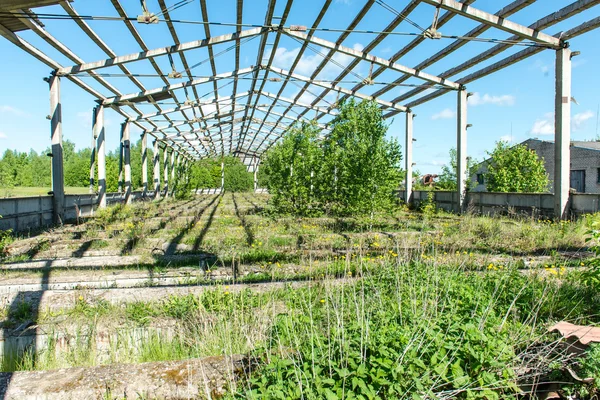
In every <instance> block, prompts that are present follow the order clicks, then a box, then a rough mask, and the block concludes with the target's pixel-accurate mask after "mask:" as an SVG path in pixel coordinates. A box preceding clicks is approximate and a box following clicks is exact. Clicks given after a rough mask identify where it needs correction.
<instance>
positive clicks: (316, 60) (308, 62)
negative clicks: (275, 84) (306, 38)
mask: <svg viewBox="0 0 600 400" xmlns="http://www.w3.org/2000/svg"><path fill="white" fill-rule="evenodd" d="M352 47H353V49H354V50H357V51H362V50H363V49H364V48H365V47H364V46H363V45H362V44H360V43H356V44H354V46H352ZM299 52H300V47H297V48H295V49H291V50H288V49H286V48H285V47H278V48H277V50H276V51H275V57H274V59H273V66H275V67H277V68H281V69H285V70H289V69H290V67H291V66H292V64H293V63H294V60H296V58H297V57H298V53H299ZM320 52H321V53H323V54H326V53H327V50H324V49H323V50H321V51H320ZM269 57H270V54H266V55H265V58H266V59H268V58H269ZM323 58H324V57H323V56H322V55H321V54H313V55H303V56H302V57H301V58H300V61H299V62H298V65H297V66H296V69H295V70H294V71H295V72H297V73H298V74H300V75H304V76H311V75H312V74H313V72H314V71H315V69H317V67H318V66H319V64H321V62H322V61H323ZM353 59H354V58H353V57H352V56H349V55H346V54H342V53H336V54H335V55H334V56H333V57H332V60H333V61H335V63H337V64H341V65H343V66H344V67H345V66H347V65H348V64H350V62H351V61H352V60H353ZM335 63H332V62H329V63H327V65H326V66H325V68H323V70H322V71H321V72H320V73H319V78H321V79H322V78H325V79H327V78H335V77H337V75H339V74H340V72H342V68H341V67H339V66H338V65H336V64H335Z"/></svg>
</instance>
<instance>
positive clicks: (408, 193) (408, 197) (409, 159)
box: [404, 111, 415, 204]
mask: <svg viewBox="0 0 600 400" xmlns="http://www.w3.org/2000/svg"><path fill="white" fill-rule="evenodd" d="M414 117H415V114H413V113H412V111H408V112H407V113H406V145H405V147H404V162H405V165H406V186H405V197H404V199H405V201H406V204H411V203H412V195H413V193H412V192H413V184H412V175H413V119H414Z"/></svg>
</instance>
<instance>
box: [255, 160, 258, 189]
mask: <svg viewBox="0 0 600 400" xmlns="http://www.w3.org/2000/svg"><path fill="white" fill-rule="evenodd" d="M257 189H258V158H256V157H254V192H256V190H257Z"/></svg>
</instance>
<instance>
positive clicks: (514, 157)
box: [484, 142, 548, 193]
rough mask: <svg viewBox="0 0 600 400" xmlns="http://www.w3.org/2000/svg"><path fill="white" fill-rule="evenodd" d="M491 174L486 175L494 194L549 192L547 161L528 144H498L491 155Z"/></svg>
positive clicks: (488, 185)
mask: <svg viewBox="0 0 600 400" xmlns="http://www.w3.org/2000/svg"><path fill="white" fill-rule="evenodd" d="M488 154H489V155H490V157H491V159H490V163H489V165H488V172H487V173H486V174H484V177H485V180H486V185H487V190H488V191H490V192H523V193H540V192H545V191H547V188H548V174H547V173H546V169H545V168H544V159H543V158H539V157H538V156H537V153H536V152H535V151H533V150H530V149H528V148H527V146H525V145H517V146H513V147H510V146H509V145H508V143H507V142H498V143H496V148H495V149H494V151H492V152H491V153H488Z"/></svg>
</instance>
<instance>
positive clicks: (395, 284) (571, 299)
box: [0, 195, 600, 399]
mask: <svg viewBox="0 0 600 400" xmlns="http://www.w3.org/2000/svg"><path fill="white" fill-rule="evenodd" d="M211 199H212V198H211V197H208V198H201V199H195V200H194V201H193V202H191V203H186V202H177V201H164V202H153V203H145V204H134V205H132V206H126V207H124V206H118V207H113V208H109V209H107V210H103V211H101V212H99V213H98V214H97V216H96V217H95V219H93V220H91V221H89V222H87V223H86V224H87V228H89V229H88V230H87V231H88V234H90V232H91V233H93V235H92V236H94V237H98V238H97V239H95V240H94V241H93V242H92V243H91V245H90V247H91V248H107V249H108V248H117V247H119V246H118V244H119V243H125V242H127V240H133V239H136V240H140V243H142V244H141V245H139V246H133V248H132V249H131V251H132V252H134V253H135V252H138V253H137V254H146V253H143V252H144V251H146V252H147V251H148V249H147V248H146V247H147V246H145V244H146V243H149V241H150V239H155V238H158V237H163V238H164V239H165V240H168V239H172V238H175V237H179V239H178V240H179V242H178V243H179V244H187V245H188V246H191V247H194V246H193V245H197V246H196V247H197V248H194V249H193V250H192V249H191V247H189V248H188V249H187V250H183V251H182V252H183V254H195V252H197V253H202V252H207V251H209V252H211V253H213V256H212V257H211V262H210V264H208V265H205V267H208V268H211V269H213V268H219V266H220V267H221V270H223V269H228V270H230V269H231V267H232V265H234V264H235V265H240V267H241V270H244V269H248V268H251V267H254V268H255V269H254V270H253V272H252V273H251V274H249V275H247V276H239V277H237V281H236V283H244V282H246V283H250V282H265V281H270V280H277V281H294V280H306V281H307V283H310V285H308V284H307V285H305V286H304V287H302V288H299V289H291V288H289V287H287V288H285V289H277V290H275V289H272V290H268V291H258V290H257V291H253V290H239V289H238V288H236V287H235V286H234V285H233V281H231V280H228V279H231V278H224V279H225V280H223V281H221V284H219V285H215V284H214V282H211V281H210V276H208V275H207V276H204V275H198V276H195V275H194V276H189V277H182V281H181V284H182V285H183V284H190V285H194V284H199V285H214V286H213V287H212V288H210V289H208V288H207V290H206V291H204V292H203V294H202V295H199V296H194V295H188V296H171V297H166V298H163V299H160V300H156V301H147V302H140V301H136V302H130V303H126V304H110V303H109V302H106V301H100V302H98V301H95V300H94V299H87V298H86V296H85V291H82V292H81V293H82V295H81V297H79V298H78V300H77V301H76V304H75V306H74V307H68V308H66V309H64V310H62V311H59V312H54V313H50V312H46V313H43V315H41V316H40V317H39V318H38V321H37V322H39V323H41V324H43V325H44V326H45V327H46V326H50V327H52V326H53V325H52V324H53V323H54V322H55V321H64V320H65V318H66V319H67V320H68V321H69V322H70V323H72V324H73V326H70V327H69V331H70V332H75V334H74V335H73V339H72V340H71V342H70V343H69V345H68V346H67V347H66V348H65V349H63V350H61V351H60V352H59V351H56V349H54V348H52V347H51V346H49V347H48V349H47V350H45V351H42V352H41V353H40V354H37V355H35V356H34V355H27V354H25V355H21V356H20V358H19V356H18V355H17V356H14V355H13V356H11V357H9V358H7V360H6V362H5V363H4V365H5V367H4V368H5V369H7V370H15V369H49V368H62V367H70V366H87V365H96V364H98V363H115V362H130V363H138V362H145V361H165V360H177V359H184V358H189V357H205V356H213V355H230V354H245V355H248V356H249V358H250V359H251V360H253V366H254V370H253V371H252V372H251V373H250V374H249V375H247V376H244V377H243V378H242V379H241V380H240V381H238V382H237V383H232V384H231V386H230V387H229V390H230V393H229V394H228V396H229V397H231V398H239V399H241V398H244V399H255V398H256V399H267V398H268V399H278V398H281V399H283V398H290V399H299V398H304V399H352V398H355V399H359V398H364V399H400V398H411V397H412V398H415V399H416V398H420V399H425V398H430V399H433V398H459V399H476V398H480V399H499V398H514V397H515V395H516V392H517V391H518V385H519V384H526V383H529V382H531V381H532V380H541V381H544V380H549V379H552V380H555V381H560V382H563V388H562V389H561V390H562V394H570V395H573V396H575V398H582V399H585V398H592V396H593V395H594V394H597V389H596V388H595V387H593V386H589V385H587V386H586V385H581V384H579V383H577V382H573V380H572V379H571V378H569V376H568V375H566V374H563V371H564V368H563V367H562V366H563V363H566V362H567V360H566V359H565V357H564V354H563V353H561V352H560V351H557V349H560V347H559V346H556V344H557V343H558V342H559V340H560V338H559V337H558V336H556V335H553V334H549V333H548V332H547V328H548V327H549V326H551V325H552V324H554V323H555V322H557V321H560V320H567V321H572V322H574V323H578V324H591V325H598V324H600V314H598V310H599V309H600V294H599V293H600V290H598V289H599V288H598V287H593V285H592V284H589V283H586V282H584V280H583V279H582V276H583V277H584V276H585V275H582V274H583V273H584V272H582V271H581V270H580V269H581V268H583V269H585V268H587V267H589V265H593V264H594V263H597V261H595V260H594V258H593V257H589V256H588V255H585V257H587V258H585V259H578V258H574V259H569V258H567V257H564V256H563V255H561V251H562V250H565V251H571V252H575V251H585V250H588V247H587V246H589V245H590V244H593V243H588V242H586V237H587V235H588V234H587V232H588V231H589V230H590V229H591V227H592V226H593V223H594V221H596V220H599V218H600V217H599V216H597V215H596V216H588V217H585V218H582V219H580V220H578V221H573V222H560V223H552V222H548V221H542V220H537V219H533V218H489V217H480V216H474V215H465V216H462V217H457V216H454V215H450V214H445V213H438V212H437V211H436V210H429V211H428V214H427V215H424V214H422V213H418V212H409V211H407V210H405V209H398V210H395V211H394V212H392V213H382V214H376V215H374V218H372V219H371V218H363V217H360V218H328V217H320V218H292V217H289V216H288V217H282V218H278V217H273V216H271V215H269V214H268V213H267V214H264V215H261V214H252V215H250V214H248V212H249V210H251V209H252V207H251V206H250V203H249V202H248V201H246V200H245V199H244V198H243V197H237V198H236V202H237V210H236V209H235V207H234V206H233V201H232V198H231V195H225V197H224V198H223V199H221V200H220V201H216V202H214V203H213V204H212V206H209V207H208V208H206V210H204V211H203V213H202V215H201V217H199V218H197V219H196V220H193V222H194V223H192V224H190V222H189V221H182V220H181V219H179V220H178V219H177V217H185V216H187V217H194V216H195V215H197V213H198V210H200V209H201V208H202V207H204V206H206V205H207V204H209V202H210V201H211ZM215 207H216V208H215ZM266 207H268V206H266ZM156 216H159V217H160V219H159V220H156V219H154V220H152V222H150V221H149V219H150V218H155V217H156ZM242 225H243V226H242ZM108 233H110V235H109V234H108ZM60 234H61V233H60V231H54V232H53V235H60ZM92 236H90V237H89V238H86V234H85V233H84V234H82V237H84V239H82V240H91V237H92ZM68 237H69V238H72V237H73V233H72V232H70V233H68ZM100 237H101V238H100ZM249 238H252V240H249ZM200 239H201V240H200ZM37 243H40V245H39V246H38V247H41V249H40V251H44V249H43V247H44V246H43V244H44V242H43V239H39V240H38V241H37ZM153 246H160V244H158V245H156V244H153ZM542 256H543V257H542ZM536 257H537V260H538V262H537V264H536V263H533V262H532V261H531V260H534V259H536ZM148 260H149V261H148V262H149V263H151V262H152V259H151V258H149V259H148ZM158 260H159V259H157V261H156V262H155V264H151V265H145V266H144V268H146V267H152V266H154V267H157V266H160V268H159V269H157V270H156V271H154V272H158V271H159V270H163V269H164V271H172V268H174V267H176V266H177V265H178V264H177V262H174V263H172V264H169V263H163V262H162V261H158ZM192 266H194V267H196V268H199V267H198V265H197V264H196V265H192ZM135 268H140V266H136V267H135ZM111 269H112V268H110V267H109V268H107V270H111ZM120 269H123V270H124V269H126V268H120ZM525 269H528V271H526V272H525V271H524V270H525ZM208 273H209V274H210V271H209V272H208ZM3 274H4V275H3V277H4V276H9V275H10V273H8V272H4V273H3ZM228 285H231V286H228ZM0 311H2V312H1V314H0V315H2V317H3V318H4V319H6V320H8V321H9V322H10V321H12V323H13V324H16V323H17V321H24V320H26V319H28V318H31V315H30V314H31V312H30V311H31V310H29V309H28V305H27V304H22V305H18V304H16V305H14V306H13V307H12V309H8V308H5V309H3V310H0ZM44 329H46V328H44ZM47 331H49V332H53V331H52V328H49V329H48V330H47ZM101 331H102V332H103V334H107V335H108V337H109V338H110V339H109V342H110V349H109V350H108V355H105V356H104V357H103V358H101V357H99V356H98V349H97V346H96V344H95V342H94V340H92V339H93V338H94V337H95V336H94V335H95V334H96V333H97V332H101ZM598 352H599V350H598V349H597V348H595V349H594V350H593V354H594V355H597V354H598ZM569 362H570V361H569ZM573 365H574V368H575V369H576V370H577V371H578V372H581V373H582V374H583V373H585V374H588V373H589V374H592V375H594V374H596V375H597V374H598V369H599V368H600V367H599V366H598V363H597V362H596V360H595V358H587V359H584V360H581V362H579V363H575V364H573ZM522 371H528V375H527V376H523V375H522ZM577 396H579V397H577ZM586 396H587V397H586Z"/></svg>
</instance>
